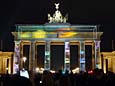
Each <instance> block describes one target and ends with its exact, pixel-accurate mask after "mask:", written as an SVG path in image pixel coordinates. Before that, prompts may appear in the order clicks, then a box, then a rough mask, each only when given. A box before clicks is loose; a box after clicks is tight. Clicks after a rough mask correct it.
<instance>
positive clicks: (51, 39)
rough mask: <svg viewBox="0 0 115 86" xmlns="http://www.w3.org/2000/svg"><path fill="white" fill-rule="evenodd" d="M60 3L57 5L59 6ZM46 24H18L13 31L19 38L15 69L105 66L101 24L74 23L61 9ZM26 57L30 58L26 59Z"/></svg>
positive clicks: (84, 69) (83, 68) (81, 68)
mask: <svg viewBox="0 0 115 86" xmlns="http://www.w3.org/2000/svg"><path fill="white" fill-rule="evenodd" d="M56 6H57V5H56ZM48 19H49V23H45V24H43V25H32V24H31V25H30V24H17V25H16V31H15V32H12V34H13V35H14V38H15V41H14V42H15V54H14V59H15V60H14V63H15V65H16V67H15V68H14V72H16V71H19V70H21V69H23V68H25V69H27V70H28V71H36V69H37V68H42V69H44V70H55V71H57V70H59V69H62V70H73V69H75V68H79V69H80V70H81V71H88V70H91V69H94V68H101V58H100V36H101V35H102V32H99V31H98V28H97V25H71V24H69V23H66V20H67V18H66V17H62V15H61V12H60V11H59V10H58V6H57V8H56V12H55V14H54V15H53V17H51V15H50V14H48ZM24 58H26V59H24Z"/></svg>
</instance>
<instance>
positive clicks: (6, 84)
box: [0, 69, 115, 86]
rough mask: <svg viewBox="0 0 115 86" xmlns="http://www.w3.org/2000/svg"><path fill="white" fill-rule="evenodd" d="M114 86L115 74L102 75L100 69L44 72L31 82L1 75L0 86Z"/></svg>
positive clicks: (24, 78) (36, 75) (23, 78)
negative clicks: (74, 71)
mask: <svg viewBox="0 0 115 86" xmlns="http://www.w3.org/2000/svg"><path fill="white" fill-rule="evenodd" d="M98 85H100V86H114V85H115V74H114V73H113V72H110V71H108V72H107V73H104V72H103V70H101V69H94V70H93V71H92V72H82V71H81V72H80V73H75V74H73V72H69V71H66V72H65V73H63V72H62V71H61V70H59V71H58V72H57V73H51V72H49V71H46V70H45V71H44V72H43V74H40V73H36V74H35V75H34V77H33V80H30V79H28V78H26V77H23V76H19V75H18V74H15V75H1V76H0V86H98Z"/></svg>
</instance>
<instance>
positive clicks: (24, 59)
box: [22, 57, 27, 69]
mask: <svg viewBox="0 0 115 86" xmlns="http://www.w3.org/2000/svg"><path fill="white" fill-rule="evenodd" d="M22 59H23V68H24V69H25V62H26V60H27V58H26V57H23V58H22Z"/></svg>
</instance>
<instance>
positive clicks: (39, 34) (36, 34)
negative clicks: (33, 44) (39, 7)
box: [32, 30, 47, 38]
mask: <svg viewBox="0 0 115 86" xmlns="http://www.w3.org/2000/svg"><path fill="white" fill-rule="evenodd" d="M46 34H47V32H45V31H43V30H37V31H36V32H32V38H46V37H47V35H46Z"/></svg>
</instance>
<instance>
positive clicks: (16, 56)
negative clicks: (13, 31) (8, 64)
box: [13, 41, 20, 73]
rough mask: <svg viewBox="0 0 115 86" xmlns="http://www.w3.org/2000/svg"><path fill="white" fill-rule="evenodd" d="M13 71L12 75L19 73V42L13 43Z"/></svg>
mask: <svg viewBox="0 0 115 86" xmlns="http://www.w3.org/2000/svg"><path fill="white" fill-rule="evenodd" d="M14 42H15V46H14V61H13V65H14V70H13V73H17V72H18V71H19V64H20V41H14Z"/></svg>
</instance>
